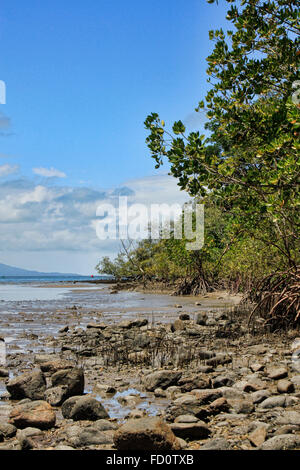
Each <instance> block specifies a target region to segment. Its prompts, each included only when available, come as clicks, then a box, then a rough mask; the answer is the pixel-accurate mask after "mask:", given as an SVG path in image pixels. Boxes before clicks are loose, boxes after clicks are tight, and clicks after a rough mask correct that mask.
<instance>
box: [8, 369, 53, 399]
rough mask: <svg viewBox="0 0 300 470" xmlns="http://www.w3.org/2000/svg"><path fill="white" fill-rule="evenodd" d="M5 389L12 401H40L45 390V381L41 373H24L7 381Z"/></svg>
mask: <svg viewBox="0 0 300 470" xmlns="http://www.w3.org/2000/svg"><path fill="white" fill-rule="evenodd" d="M6 388H7V391H8V392H9V393H10V395H11V398H12V399H13V400H21V399H22V398H30V399H31V400H41V399H43V398H44V393H45V390H46V379H45V376H44V374H43V373H42V372H41V371H33V372H26V373H25V374H22V375H19V376H18V377H15V378H13V379H11V380H9V382H8V383H7V385H6Z"/></svg>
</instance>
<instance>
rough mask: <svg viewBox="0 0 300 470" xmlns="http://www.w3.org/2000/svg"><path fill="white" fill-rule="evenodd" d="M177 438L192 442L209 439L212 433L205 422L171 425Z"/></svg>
mask: <svg viewBox="0 0 300 470" xmlns="http://www.w3.org/2000/svg"><path fill="white" fill-rule="evenodd" d="M170 428H171V429H172V431H173V433H174V434H175V436H177V437H180V438H182V439H189V440H190V441H198V440H200V439H207V438H208V437H209V436H210V434H211V431H210V430H209V428H208V427H207V426H206V424H205V423H204V422H203V421H197V423H178V422H176V423H174V424H171V425H170Z"/></svg>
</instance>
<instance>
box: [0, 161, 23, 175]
mask: <svg viewBox="0 0 300 470" xmlns="http://www.w3.org/2000/svg"><path fill="white" fill-rule="evenodd" d="M18 169H19V167H18V165H9V164H8V163H6V164H5V165H0V178H1V177H3V176H8V175H12V174H13V173H16V172H17V171H18Z"/></svg>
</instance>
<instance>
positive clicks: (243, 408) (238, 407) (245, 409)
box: [227, 398, 255, 414]
mask: <svg viewBox="0 0 300 470" xmlns="http://www.w3.org/2000/svg"><path fill="white" fill-rule="evenodd" d="M227 402H228V403H229V405H230V406H231V407H232V408H233V409H234V411H235V412H236V413H238V414H240V413H241V414H250V413H252V412H253V411H254V409H255V407H254V405H253V402H252V401H251V400H250V399H248V400H247V399H242V400H241V399H234V398H231V399H227Z"/></svg>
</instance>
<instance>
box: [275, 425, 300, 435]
mask: <svg viewBox="0 0 300 470" xmlns="http://www.w3.org/2000/svg"><path fill="white" fill-rule="evenodd" d="M299 427H300V426H296V425H295V424H285V425H284V426H280V428H278V429H277V431H275V432H274V436H281V435H282V434H294V433H296V432H297V431H299Z"/></svg>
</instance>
